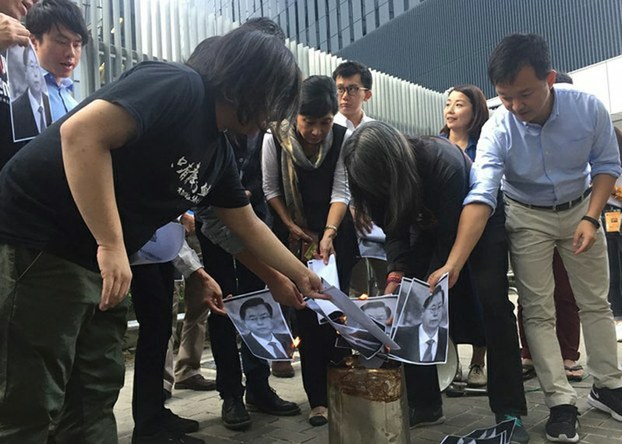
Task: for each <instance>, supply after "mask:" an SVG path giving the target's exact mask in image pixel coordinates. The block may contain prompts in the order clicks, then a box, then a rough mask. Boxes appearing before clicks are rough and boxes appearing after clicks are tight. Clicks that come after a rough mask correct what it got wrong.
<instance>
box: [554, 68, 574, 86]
mask: <svg viewBox="0 0 622 444" xmlns="http://www.w3.org/2000/svg"><path fill="white" fill-rule="evenodd" d="M555 83H570V84H571V85H572V84H574V81H573V80H572V77H570V75H569V74H568V73H567V72H563V71H557V72H556V73H555Z"/></svg>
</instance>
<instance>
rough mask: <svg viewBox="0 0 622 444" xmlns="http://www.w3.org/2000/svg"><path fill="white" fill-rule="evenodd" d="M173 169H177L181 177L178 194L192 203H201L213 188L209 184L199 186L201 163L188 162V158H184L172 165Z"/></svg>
mask: <svg viewBox="0 0 622 444" xmlns="http://www.w3.org/2000/svg"><path fill="white" fill-rule="evenodd" d="M171 168H173V169H175V173H177V175H178V177H179V183H180V186H179V187H178V188H177V194H179V195H180V196H181V197H183V198H184V199H186V200H189V201H190V202H192V203H195V204H197V203H199V202H200V201H201V200H202V199H203V198H204V197H205V196H207V193H209V190H210V189H211V188H212V186H211V185H209V184H207V183H204V184H202V185H200V184H199V169H200V168H201V162H188V160H187V159H186V157H185V156H182V157H180V158H179V160H178V161H177V163H176V164H175V163H174V164H171Z"/></svg>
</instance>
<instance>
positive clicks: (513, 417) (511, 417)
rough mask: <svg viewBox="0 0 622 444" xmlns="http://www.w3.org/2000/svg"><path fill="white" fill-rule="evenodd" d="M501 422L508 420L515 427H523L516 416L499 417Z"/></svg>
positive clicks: (519, 418)
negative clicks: (512, 422) (511, 421)
mask: <svg viewBox="0 0 622 444" xmlns="http://www.w3.org/2000/svg"><path fill="white" fill-rule="evenodd" d="M500 419H501V420H502V421H509V420H513V421H514V425H515V426H516V427H522V426H523V420H522V419H521V417H520V416H516V415H507V414H506V415H501V418H500Z"/></svg>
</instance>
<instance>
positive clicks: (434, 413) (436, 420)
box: [408, 407, 445, 429]
mask: <svg viewBox="0 0 622 444" xmlns="http://www.w3.org/2000/svg"><path fill="white" fill-rule="evenodd" d="M408 411H409V420H410V428H411V429H415V428H417V427H424V426H430V425H436V424H442V423H444V422H445V416H443V408H442V407H439V408H437V409H428V410H415V409H413V408H411V407H409V408H408Z"/></svg>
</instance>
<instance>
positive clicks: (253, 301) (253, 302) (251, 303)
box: [240, 298, 273, 321]
mask: <svg viewBox="0 0 622 444" xmlns="http://www.w3.org/2000/svg"><path fill="white" fill-rule="evenodd" d="M261 305H263V306H264V307H266V310H268V313H270V317H272V313H273V311H272V306H271V305H270V304H268V303H267V302H266V301H264V300H263V299H262V298H250V299H248V300H246V301H244V303H243V304H242V306H241V307H240V318H242V320H243V321H245V320H246V312H247V311H248V309H249V308H253V307H259V306H261Z"/></svg>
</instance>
